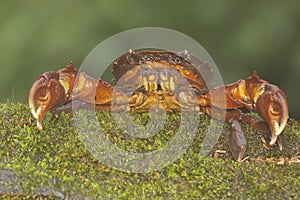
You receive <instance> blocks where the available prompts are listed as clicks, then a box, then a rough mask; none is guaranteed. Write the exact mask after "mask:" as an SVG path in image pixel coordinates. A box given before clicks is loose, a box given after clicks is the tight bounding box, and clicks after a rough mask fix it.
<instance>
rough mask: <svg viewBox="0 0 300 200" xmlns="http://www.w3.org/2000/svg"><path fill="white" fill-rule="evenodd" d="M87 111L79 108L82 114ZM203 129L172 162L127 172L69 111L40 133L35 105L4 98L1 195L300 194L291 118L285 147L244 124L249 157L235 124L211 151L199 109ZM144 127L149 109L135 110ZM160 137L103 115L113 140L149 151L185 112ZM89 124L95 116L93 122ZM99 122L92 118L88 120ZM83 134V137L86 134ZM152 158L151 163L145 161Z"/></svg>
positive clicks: (0, 110)
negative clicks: (97, 151) (95, 147)
mask: <svg viewBox="0 0 300 200" xmlns="http://www.w3.org/2000/svg"><path fill="white" fill-rule="evenodd" d="M80 114H82V113H80V112H79V115H80ZM199 116H200V122H199V123H198V122H197V124H195V126H196V127H197V133H194V134H195V135H194V137H193V141H192V143H191V145H190V146H189V148H188V149H187V151H186V152H185V153H183V154H182V155H180V157H179V158H178V159H176V160H175V161H174V162H173V163H171V164H169V165H167V166H165V167H163V168H161V169H159V170H157V171H151V172H147V173H128V172H123V171H120V170H117V169H113V168H110V167H108V166H106V165H105V164H103V162H101V161H99V159H96V158H95V156H93V155H94V154H92V153H91V152H90V151H89V149H88V148H87V146H86V145H85V144H84V138H82V137H80V136H79V135H78V131H77V129H76V128H75V126H74V121H73V119H74V118H73V117H72V116H71V115H70V114H61V116H60V117H59V118H55V117H54V115H53V114H52V113H48V114H47V115H46V117H45V119H44V121H43V126H44V129H43V130H42V131H39V130H38V129H37V127H36V124H35V121H34V119H33V117H32V116H31V114H30V111H29V108H28V106H26V105H24V104H22V103H15V102H6V103H2V104H0V141H1V143H0V194H1V195H2V196H1V197H3V198H7V199H10V198H16V199H18V198H20V199H32V198H36V199H39V198H45V199H84V198H86V199H101V198H106V199H129V198H131V199H224V198H235V199H242V198H243V199H244V198H253V199H273V198H276V199H299V198H300V190H299V188H300V163H299V155H300V150H299V148H300V128H299V123H298V122H297V121H295V120H293V119H290V120H289V122H288V125H287V127H286V129H285V131H284V133H283V138H282V140H283V147H284V149H283V151H280V150H279V148H278V147H277V146H274V147H269V146H268V144H267V143H264V142H263V141H264V140H266V141H268V139H269V138H268V137H267V136H264V135H262V134H261V133H257V132H255V131H254V130H253V129H252V128H251V127H249V126H248V125H246V124H243V128H244V130H245V132H246V137H247V139H248V150H247V153H246V156H249V159H246V160H245V161H244V162H242V163H238V162H235V161H234V160H232V157H231V155H230V153H228V150H227V149H228V146H227V145H228V143H227V141H228V136H229V134H230V132H229V127H228V125H225V127H224V131H223V132H224V133H223V134H222V135H221V137H220V138H219V141H218V143H217V144H216V145H215V146H214V148H213V149H212V150H211V151H210V153H209V154H208V156H206V157H201V156H200V155H199V151H200V149H201V147H202V141H203V138H205V132H206V130H207V127H208V124H209V123H210V119H209V118H208V117H207V116H205V115H203V114H200V115H199ZM132 117H133V118H134V121H135V123H137V124H142V125H145V124H147V123H148V120H149V115H148V114H147V113H143V114H132ZM166 117H167V120H166V122H165V125H164V127H163V128H162V130H161V131H159V133H158V134H157V135H155V136H153V137H149V138H146V139H145V138H144V139H143V138H142V139H136V138H132V137H130V136H128V134H126V133H123V132H122V130H121V129H120V127H118V126H116V124H115V123H114V118H113V116H112V114H111V113H110V112H103V113H98V114H97V115H96V118H97V119H98V121H99V123H100V124H101V126H102V127H103V129H105V132H106V133H107V135H106V136H107V138H108V139H109V140H110V141H111V142H113V143H114V144H116V145H118V146H119V147H120V148H122V149H126V150H127V151H132V152H148V151H152V150H157V149H161V148H164V145H165V144H166V143H167V142H168V141H169V140H170V139H172V138H173V137H174V132H176V131H177V130H178V127H179V122H180V115H179V114H168V115H167V116H166ZM86 123H89V121H86ZM88 125H90V126H92V124H88ZM79 138H80V139H79ZM145 162H147V161H145Z"/></svg>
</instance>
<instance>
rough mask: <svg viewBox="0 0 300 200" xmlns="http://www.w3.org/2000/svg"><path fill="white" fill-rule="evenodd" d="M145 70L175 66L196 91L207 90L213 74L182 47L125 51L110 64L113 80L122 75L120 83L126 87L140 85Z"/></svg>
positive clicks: (170, 68)
mask: <svg viewBox="0 0 300 200" xmlns="http://www.w3.org/2000/svg"><path fill="white" fill-rule="evenodd" d="M146 70H153V71H158V70H162V71H168V70H169V71H171V70H176V71H177V72H178V73H180V74H181V75H182V76H183V77H184V78H186V79H187V80H188V82H189V83H190V85H191V86H192V87H194V88H196V89H197V90H198V91H208V88H209V87H210V86H211V83H212V78H213V71H212V69H211V67H210V65H209V64H208V63H207V62H204V61H202V60H200V59H199V58H197V57H195V56H193V55H190V54H188V53H187V52H186V51H184V52H181V53H174V52H170V51H137V52H136V51H129V52H128V53H126V54H124V55H122V56H120V57H119V58H118V59H117V60H116V61H115V62H114V63H113V67H112V73H113V75H114V77H115V81H116V82H118V81H121V78H122V83H121V84H120V85H123V86H124V87H128V88H139V87H140V86H141V85H142V73H144V72H145V71H146ZM200 72H201V74H200ZM180 84H181V83H180V82H179V81H178V82H175V85H180Z"/></svg>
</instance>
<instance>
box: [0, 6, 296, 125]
mask: <svg viewBox="0 0 300 200" xmlns="http://www.w3.org/2000/svg"><path fill="white" fill-rule="evenodd" d="M146 26H154V27H164V28H170V29H174V30H176V31H179V32H182V33H184V34H186V35H188V36H190V37H192V38H193V39H195V40H196V41H198V42H199V43H200V44H201V45H202V46H203V47H204V48H205V49H206V50H207V51H208V52H209V53H210V55H211V56H212V58H213V60H214V61H215V63H216V64H217V66H218V68H219V70H220V72H221V74H222V76H223V80H224V82H225V83H231V82H234V81H237V80H238V79H239V78H247V77H248V76H250V75H251V73H252V71H253V70H254V69H255V70H257V71H258V73H259V75H260V76H261V77H263V78H264V79H266V80H268V81H269V82H271V83H275V84H276V85H278V86H280V87H281V88H282V89H283V90H284V91H285V92H286V94H287V96H288V100H289V104H290V112H291V115H292V116H293V117H295V118H298V119H299V118H300V105H298V103H299V100H298V99H299V97H300V91H299V87H300V34H299V33H300V3H299V1H298V0H290V1H264V2H262V1H251V3H250V2H246V1H215V0H212V1H199V0H191V1H174V0H173V1H154V0H151V1H141V0H128V1H116V0H105V1H99V0H98V1H96V0H95V1H81V2H77V3H74V2H73V3H72V2H71V1H63V0H61V1H6V3H5V1H1V3H0V61H1V65H0V73H1V74H0V94H1V96H0V101H1V102H4V101H6V99H13V100H14V101H21V102H24V103H26V102H27V95H28V91H29V89H30V87H31V85H32V83H33V81H34V80H35V78H36V77H37V76H38V75H40V74H41V73H43V72H45V71H53V70H57V69H59V68H62V67H65V65H66V64H68V62H69V61H70V60H72V61H73V62H74V64H75V66H79V65H80V64H81V62H82V61H83V59H84V58H85V57H86V56H87V54H88V53H89V52H90V51H91V50H92V49H93V48H94V47H95V46H96V45H97V44H99V43H100V42H101V41H103V40H105V39H106V38H108V37H110V36H112V35H114V34H117V33H119V32H122V31H125V30H128V29H132V28H137V27H146Z"/></svg>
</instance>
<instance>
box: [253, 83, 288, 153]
mask: <svg viewBox="0 0 300 200" xmlns="http://www.w3.org/2000/svg"><path fill="white" fill-rule="evenodd" d="M256 110H257V112H258V114H259V115H260V116H261V117H262V118H263V119H264V120H265V121H266V122H267V123H268V124H269V127H270V130H271V134H272V138H271V141H270V145H274V144H275V142H276V141H278V140H277V137H278V136H279V135H280V133H281V132H282V131H283V129H284V128H285V126H286V124H287V121H288V117H289V114H288V103H287V98H286V95H285V94H284V92H283V91H282V90H281V89H280V88H279V87H277V86H276V85H272V84H266V85H265V88H264V93H263V94H262V95H260V97H259V98H258V99H257V101H256ZM279 148H280V149H282V144H280V143H279Z"/></svg>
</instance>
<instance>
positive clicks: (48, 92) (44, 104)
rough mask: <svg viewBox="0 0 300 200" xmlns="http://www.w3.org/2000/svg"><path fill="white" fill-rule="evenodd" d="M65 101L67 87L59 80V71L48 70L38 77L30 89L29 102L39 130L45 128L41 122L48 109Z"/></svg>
mask: <svg viewBox="0 0 300 200" xmlns="http://www.w3.org/2000/svg"><path fill="white" fill-rule="evenodd" d="M65 101H66V95H65V89H64V87H63V86H62V85H61V84H60V82H59V74H58V73H57V72H46V73H44V74H42V75H41V76H39V77H38V78H37V79H36V81H35V82H34V83H33V85H32V87H31V89H30V92H29V97H28V102H29V107H30V111H31V113H32V115H33V116H34V118H35V119H36V120H37V127H38V129H39V130H42V129H43V127H42V124H41V122H42V119H43V117H44V115H45V114H46V113H47V111H48V110H50V109H52V108H54V107H57V106H59V105H61V104H63V103H64V102H65ZM36 106H37V109H36Z"/></svg>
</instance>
